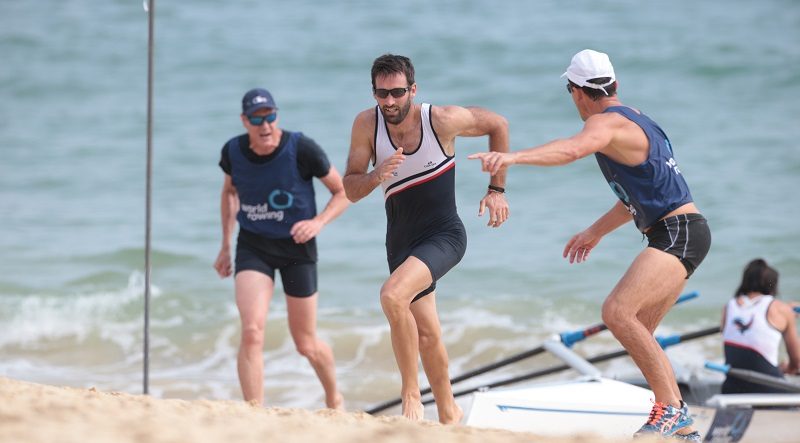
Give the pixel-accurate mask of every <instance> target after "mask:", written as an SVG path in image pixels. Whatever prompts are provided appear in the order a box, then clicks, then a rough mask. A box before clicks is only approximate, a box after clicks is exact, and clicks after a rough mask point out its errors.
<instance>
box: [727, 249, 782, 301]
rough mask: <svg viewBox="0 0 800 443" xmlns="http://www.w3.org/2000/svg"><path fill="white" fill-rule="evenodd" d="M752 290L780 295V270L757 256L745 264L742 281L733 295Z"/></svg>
mask: <svg viewBox="0 0 800 443" xmlns="http://www.w3.org/2000/svg"><path fill="white" fill-rule="evenodd" d="M751 292H758V293H760V294H765V295H778V271H776V270H775V269H774V268H772V267H771V266H769V265H768V264H767V262H766V261H764V259H761V258H757V259H755V260H753V261H751V262H750V263H748V264H747V266H745V268H744V273H743V274H742V283H741V284H740V285H739V289H737V290H736V293H735V294H734V295H733V296H734V297H736V296H739V295H747V294H749V293H751Z"/></svg>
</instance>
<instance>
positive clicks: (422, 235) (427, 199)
mask: <svg viewBox="0 0 800 443" xmlns="http://www.w3.org/2000/svg"><path fill="white" fill-rule="evenodd" d="M420 112H421V115H420V117H421V122H422V124H421V131H422V134H421V136H420V143H419V146H416V147H413V148H412V149H409V147H404V148H403V149H404V154H405V156H406V157H405V161H403V163H402V164H400V167H398V168H397V170H395V173H394V175H393V176H392V177H391V178H389V179H387V180H385V181H384V182H383V183H382V187H383V196H384V201H385V207H386V222H387V223H386V257H387V260H388V263H389V272H394V270H395V269H397V268H398V267H399V266H400V265H401V264H403V262H404V261H406V259H407V258H408V257H410V256H414V257H416V258H418V259H419V260H421V261H422V262H423V263H425V265H426V266H427V267H428V269H429V270H430V272H431V277H432V278H433V283H432V284H431V286H430V287H429V288H428V289H426V290H425V291H423V292H421V293H419V294H418V295H417V296H416V297H415V298H414V300H417V299H419V298H420V297H422V296H424V295H426V294H428V293H430V292H432V291H433V290H434V289H435V288H436V280H438V279H440V278H441V277H442V276H444V275H445V274H446V273H447V271H449V270H450V269H452V268H453V266H455V265H456V264H457V263H458V262H459V261H461V258H462V257H463V256H464V253H465V252H466V248H467V234H466V230H465V229H464V225H463V223H462V222H461V219H460V218H459V216H458V212H457V209H456V199H455V174H456V164H455V156H449V155H447V154H446V153H445V151H444V148H443V147H442V145H441V143H440V142H439V139H438V137H437V135H436V131H434V129H433V124H432V118H431V105H430V104H428V103H423V104H422V105H421V106H420ZM375 119H376V120H375V143H374V146H375V155H374V159H375V164H378V165H379V164H381V163H382V162H383V161H384V160H386V159H387V158H389V157H391V156H392V155H393V154H394V153H395V151H397V146H396V145H395V144H394V143H393V142H392V139H391V137H390V136H389V130H388V127H387V123H386V121H385V120H384V118H383V113H381V110H380V108H379V107H378V106H376V107H375Z"/></svg>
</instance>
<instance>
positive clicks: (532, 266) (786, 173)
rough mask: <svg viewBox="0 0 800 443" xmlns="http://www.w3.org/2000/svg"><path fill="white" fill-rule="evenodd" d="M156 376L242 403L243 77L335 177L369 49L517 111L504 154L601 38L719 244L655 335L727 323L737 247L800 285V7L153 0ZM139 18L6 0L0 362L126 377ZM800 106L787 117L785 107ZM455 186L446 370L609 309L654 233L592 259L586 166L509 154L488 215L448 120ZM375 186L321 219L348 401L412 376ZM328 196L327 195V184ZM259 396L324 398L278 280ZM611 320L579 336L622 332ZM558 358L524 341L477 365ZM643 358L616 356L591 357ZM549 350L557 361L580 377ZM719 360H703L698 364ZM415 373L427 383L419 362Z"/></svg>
mask: <svg viewBox="0 0 800 443" xmlns="http://www.w3.org/2000/svg"><path fill="white" fill-rule="evenodd" d="M154 11H155V41H154V51H155V52H154V55H155V57H154V62H155V64H154V78H155V82H154V97H153V99H154V101H153V106H154V120H153V123H154V126H153V171H152V172H153V175H152V185H153V193H152V209H153V216H152V248H153V251H152V300H151V305H150V306H151V312H150V348H149V352H150V354H149V355H150V391H151V393H153V394H154V395H156V396H160V397H178V398H189V399H193V398H214V399H238V398H240V392H239V386H238V380H237V376H236V353H237V345H238V339H239V324H238V314H237V311H236V307H235V304H234V299H233V284H232V280H231V279H225V280H221V279H219V277H217V275H216V273H215V272H214V270H213V268H212V264H213V262H214V259H215V257H216V254H217V252H218V250H219V246H220V244H221V228H220V215H219V204H220V190H221V185H222V182H223V173H222V171H221V170H220V169H219V167H218V166H217V162H218V161H219V155H220V149H221V147H222V145H223V143H224V142H225V141H226V140H228V139H229V138H230V137H232V136H234V135H236V134H239V133H241V132H243V128H242V125H241V122H240V119H239V115H238V114H239V113H240V112H241V109H240V99H241V96H242V95H243V93H244V92H245V91H246V90H248V89H250V88H252V87H257V86H260V87H266V88H269V89H270V91H271V92H272V93H273V95H274V96H275V99H276V100H277V103H278V105H279V107H280V111H279V112H280V125H281V127H283V128H285V129H289V130H299V131H303V132H304V133H305V134H307V135H308V136H309V137H311V138H313V139H314V140H316V141H317V142H318V143H319V144H320V145H321V146H322V147H323V149H324V150H325V151H326V152H327V154H328V156H329V157H330V159H331V162H332V164H333V165H334V166H335V167H336V168H337V169H338V170H339V171H340V172H343V170H344V168H345V163H346V157H347V152H348V148H349V141H350V139H349V136H350V129H351V125H352V121H353V118H354V116H355V115H356V114H357V113H358V112H359V111H361V110H363V109H367V108H369V107H371V106H374V104H375V102H374V99H373V97H372V95H371V91H370V88H371V85H370V74H369V70H370V66H371V63H372V61H373V60H374V59H375V57H377V56H379V55H381V54H383V53H387V52H391V53H398V54H403V55H407V56H409V57H410V58H411V59H412V60H413V62H414V64H415V66H416V80H417V83H418V95H417V101H418V102H422V101H425V102H430V103H433V104H435V105H444V104H457V105H465V106H466V105H479V106H484V107H487V108H489V109H491V110H493V111H495V112H498V113H500V114H502V115H503V116H505V117H506V118H507V119H508V121H509V125H510V138H511V146H512V149H521V148H527V147H531V146H535V145H537V144H541V143H544V142H546V141H548V140H551V139H554V138H559V137H567V136H570V135H571V134H573V133H575V132H577V131H579V130H580V128H581V123H582V122H581V120H580V118H579V116H578V115H577V112H576V110H575V108H574V106H573V104H572V101H571V100H570V98H569V96H568V95H567V93H566V91H565V88H564V85H565V80H564V79H561V78H559V76H560V75H561V74H562V73H563V72H564V70H565V68H566V66H567V65H568V64H569V61H570V58H571V57H572V55H573V54H574V53H576V52H577V51H580V50H582V49H585V48H592V49H596V50H600V51H604V52H607V53H608V54H609V55H610V56H611V60H612V62H613V63H614V66H615V68H616V72H617V76H618V80H619V95H620V98H621V100H622V101H623V102H624V103H626V104H628V105H631V106H634V107H637V108H639V109H641V110H642V111H644V112H645V113H647V114H648V115H650V116H651V117H652V118H653V119H655V120H656V121H657V122H659V124H661V125H662V126H663V128H664V129H665V130H666V132H667V133H668V135H669V137H670V139H671V141H672V144H673V146H674V149H675V157H676V159H677V161H678V165H679V167H680V169H681V171H682V172H683V174H684V175H685V177H686V179H687V181H688V183H689V185H690V187H691V190H692V193H693V196H694V198H695V200H696V204H697V206H698V207H699V208H700V210H701V211H702V212H703V213H704V214H705V216H706V217H707V218H708V220H709V224H710V226H711V231H712V236H713V244H712V248H711V251H710V253H709V255H708V257H707V258H706V260H705V262H704V263H703V264H702V266H701V267H700V268H699V270H698V271H697V272H696V274H695V275H694V276H693V277H692V278H691V279H690V280H689V281H688V284H687V286H686V291H698V292H699V293H700V298H699V299H697V300H694V301H691V302H688V303H686V304H685V305H681V306H679V307H676V308H674V310H673V311H672V312H671V313H670V314H668V315H667V317H666V318H665V320H664V322H663V324H662V326H661V327H660V328H659V329H658V331H657V334H660V335H668V334H675V333H683V332H691V331H694V330H697V329H702V328H705V327H713V326H715V325H717V324H719V321H720V309H721V307H722V306H723V305H724V303H725V301H726V300H727V299H728V298H729V297H730V296H731V295H732V293H733V291H734V290H735V289H736V287H737V285H738V283H739V279H740V277H741V271H742V269H743V267H744V265H745V264H746V263H747V262H748V261H749V260H751V259H753V258H756V257H763V258H765V259H767V260H768V261H769V262H770V263H771V264H772V265H773V266H775V267H776V268H777V269H778V270H779V271H780V273H781V281H780V290H781V294H782V297H784V298H786V299H789V300H791V299H794V300H800V272H799V271H800V255H798V252H797V251H798V250H800V227H798V226H800V223H798V220H800V198H799V197H798V192H797V188H798V185H800V178H799V177H800V144H799V143H798V141H797V140H798V135H800V131H798V123H797V121H798V120H797V116H798V114H800V45H798V42H800V4H798V3H797V2H794V1H789V0H785V1H770V2H751V1H733V2H718V1H711V2H688V1H678V2H637V1H633V0H620V1H612V2H601V3H598V2H590V1H575V2H555V1H537V2H528V1H522V0H510V1H502V2H482V1H474V0H464V1H452V0H443V1H437V2H428V1H422V0H410V1H407V2H401V3H398V2H381V1H342V2H314V1H308V0H298V1H292V2H268V1H267V2H265V1H252V0H246V1H245V0H243V1H238V2H229V3H220V2H214V1H208V0H203V1H194V2H161V1H159V2H156V7H155V10H154ZM147 49H148V38H147V15H146V13H145V12H144V10H143V8H142V3H141V2H138V1H134V0H129V1H119V0H114V1H105V2H90V1H85V0H75V1H69V2H60V1H53V0H45V1H43V2H10V1H6V2H3V4H2V5H0V149H2V156H0V375H2V376H7V377H13V378H17V379H23V380H30V381H36V382H45V383H53V384H58V385H70V386H86V387H88V386H96V387H98V388H100V389H108V390H120V391H128V392H133V393H136V392H141V390H142V367H143V308H144V300H143V297H144V238H145V203H146V201H145V187H146V175H145V167H146V109H147V107H146V106H147V65H148V64H147ZM793 122H794V123H793ZM456 149H457V192H458V195H457V203H458V206H459V212H460V214H461V217H462V219H463V220H464V224H465V226H466V228H467V232H468V236H469V247H468V250H467V253H466V256H465V257H464V259H463V261H462V262H461V264H460V265H459V266H457V267H456V268H455V269H453V270H452V271H451V272H450V273H449V274H448V275H447V276H445V277H444V278H443V279H442V280H441V281H440V282H439V284H438V292H437V303H438V307H439V312H440V316H441V322H442V329H443V336H444V341H445V344H446V346H447V349H448V351H449V355H450V359H451V364H450V372H451V374H453V375H457V374H460V373H462V372H464V371H467V370H470V369H473V368H475V367H478V366H481V365H484V364H488V363H491V362H494V361H496V360H498V359H501V358H503V357H506V356H508V355H511V354H513V353H516V352H521V351H524V350H527V349H530V348H533V347H536V346H538V345H539V344H540V343H541V342H542V341H543V340H544V339H546V338H547V337H549V336H551V335H552V334H554V333H558V332H563V331H569V330H575V329H579V328H582V327H584V326H588V325H591V324H595V323H598V322H600V306H601V304H602V301H603V299H604V297H605V296H606V294H608V292H609V291H610V290H611V288H612V287H613V286H614V284H615V283H616V281H617V280H618V279H619V277H620V276H621V275H622V274H623V273H624V272H625V269H626V268H627V266H628V265H629V263H630V262H631V261H632V260H633V258H634V257H635V256H636V254H638V253H639V251H640V250H641V249H642V248H643V247H644V246H645V243H644V242H642V238H641V235H640V234H639V233H638V232H637V231H636V229H635V228H634V227H633V224H628V225H626V226H623V227H621V228H620V229H618V230H617V231H615V232H613V233H612V234H609V235H608V236H607V237H606V238H604V239H603V241H602V242H601V243H600V244H599V245H598V247H597V248H596V249H595V250H594V251H593V253H592V256H591V258H590V260H589V261H588V262H586V263H582V264H572V265H570V264H569V263H568V262H567V261H566V260H564V259H562V258H561V253H562V250H563V247H564V244H565V243H566V241H567V240H568V239H569V238H570V237H571V236H572V235H573V234H575V233H577V232H578V231H580V230H582V229H584V228H585V227H587V226H588V225H590V224H591V223H592V222H593V221H594V220H595V219H597V217H599V216H600V215H602V214H603V213H604V212H605V211H606V210H608V209H609V208H610V207H611V206H612V205H613V204H614V203H615V197H614V195H613V194H612V193H611V192H610V190H609V189H608V186H607V185H606V184H605V181H604V180H603V178H602V175H601V174H600V172H599V170H598V168H597V166H596V164H595V161H594V160H593V159H592V158H585V159H582V160H580V161H577V162H575V163H574V164H571V165H568V166H565V167H558V168H541V167H516V168H514V169H512V170H511V171H510V172H509V174H508V183H507V186H506V188H507V190H508V192H507V198H508V201H509V205H510V208H511V217H510V219H509V221H508V222H507V223H506V224H504V225H503V226H502V227H501V228H499V229H491V228H488V227H486V226H485V225H486V223H487V221H488V220H487V216H484V217H482V218H481V217H478V216H477V213H478V202H479V200H480V198H481V197H482V196H483V194H484V191H485V189H486V184H487V183H488V177H487V176H486V175H485V174H484V173H482V172H481V171H480V167H479V164H478V163H476V162H473V161H469V160H467V159H466V156H467V155H468V154H470V153H473V152H479V151H484V150H486V149H487V140H486V138H472V139H470V138H463V139H459V140H458V142H457V148H456ZM379 194H380V192H379V191H375V192H373V193H372V195H370V196H369V197H367V198H365V199H364V200H362V201H360V202H359V203H358V204H355V205H353V206H351V207H350V208H349V209H348V210H347V211H346V212H345V213H344V214H343V215H342V216H341V217H340V218H339V219H337V220H336V221H335V222H333V223H332V224H330V225H329V226H326V227H325V229H324V230H323V231H322V233H321V234H320V236H319V240H318V242H319V251H320V263H319V281H320V299H319V334H320V336H321V337H322V338H323V339H324V340H326V341H327V342H329V343H330V344H331V345H332V347H333V349H334V352H335V356H336V365H337V373H338V379H339V383H340V387H341V389H342V392H343V393H344V394H345V396H346V398H347V401H348V406H349V407H351V408H367V407H369V405H372V404H375V403H378V402H381V401H383V400H386V399H388V398H391V397H394V396H396V395H397V393H398V391H399V376H398V373H397V369H396V365H395V362H394V358H393V354H392V351H391V343H390V338H389V329H388V326H387V323H386V320H385V318H384V316H383V313H382V312H381V309H380V304H379V300H378V291H379V288H380V285H381V283H382V282H383V280H384V279H385V278H386V276H387V273H388V269H387V266H386V264H385V251H384V244H383V243H384V235H385V215H384V210H383V202H382V199H381V196H380V195H379ZM317 195H318V201H317V203H318V206H319V207H320V208H321V207H323V206H324V204H325V203H326V202H327V197H328V195H329V194H328V193H327V190H326V189H325V188H324V187H323V186H319V183H317ZM265 336H266V346H265V354H264V358H265V362H266V365H265V386H266V397H267V398H266V400H267V402H268V403H269V404H272V405H278V406H293V407H308V408H318V407H322V406H323V396H322V390H321V388H320V387H319V384H318V382H317V380H316V378H315V376H314V373H313V370H312V369H311V367H310V366H309V365H307V364H306V363H305V361H304V359H303V358H302V357H300V356H299V355H298V354H297V353H296V351H295V349H294V344H293V343H292V340H291V337H290V336H289V334H288V331H287V322H286V309H285V301H284V296H283V294H282V292H281V286H280V283H278V285H277V290H276V294H275V296H274V298H273V300H272V305H271V309H270V313H269V321H268V324H267V328H266V333H265ZM618 346H619V345H618V343H617V342H616V341H615V340H614V339H613V337H612V336H611V335H610V333H608V332H604V333H601V334H598V335H597V336H596V337H594V338H592V339H590V340H588V341H586V342H584V343H581V344H578V345H576V346H575V348H574V349H575V350H576V351H577V352H579V353H581V354H583V355H596V354H598V353H603V352H608V351H611V350H616V349H618ZM669 355H670V357H671V358H672V359H673V360H675V361H676V362H678V363H680V364H683V365H687V366H688V367H690V368H696V369H698V370H701V369H699V368H701V367H702V364H703V361H704V360H706V359H708V360H715V361H719V360H720V359H721V344H720V339H719V336H712V337H709V338H707V339H704V340H700V341H696V342H692V343H687V344H683V345H680V346H676V347H673V348H671V349H670V350H669ZM553 363H555V360H554V359H553V358H551V357H549V356H539V357H536V358H533V359H529V360H526V361H523V362H521V363H518V364H516V365H513V366H509V367H506V368H503V369H502V370H499V371H496V372H494V373H490V374H486V375H483V376H481V377H479V379H477V380H475V381H474V383H476V384H480V383H487V382H491V381H494V380H497V379H500V378H504V377H507V376H510V375H514V374H518V373H522V372H527V371H530V370H533V369H537V368H541V367H544V366H547V365H549V364H553ZM602 368H603V369H604V370H605V371H607V372H609V373H621V372H625V371H629V370H631V369H632V368H633V366H632V363H631V362H630V361H629V360H627V359H620V360H616V361H614V362H613V363H610V364H607V365H603V366H602ZM571 375H572V374H570V373H562V374H557V375H555V376H554V377H569V376H571ZM709 375H710V374H709ZM422 384H423V385H424V384H425V381H424V380H423V382H422Z"/></svg>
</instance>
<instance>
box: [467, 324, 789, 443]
mask: <svg viewBox="0 0 800 443" xmlns="http://www.w3.org/2000/svg"><path fill="white" fill-rule="evenodd" d="M545 347H546V348H547V350H548V351H550V352H551V353H553V354H554V355H556V356H557V357H559V358H561V359H562V360H564V361H565V362H566V363H567V364H569V365H570V366H572V367H573V368H575V369H576V370H578V371H579V372H581V373H582V374H583V376H582V377H580V378H578V379H575V380H568V381H560V382H551V383H539V384H533V385H528V386H525V387H520V388H502V389H492V390H480V391H478V392H475V393H474V394H473V395H472V403H471V405H470V406H468V411H467V414H466V417H465V421H464V423H465V424H466V425H469V426H476V427H485V428H496V429H506V430H511V431H523V432H532V433H535V434H538V435H545V436H568V435H569V436H574V435H576V434H594V435H597V436H600V437H603V438H610V439H619V438H626V439H627V438H630V437H631V436H632V435H633V433H634V432H636V430H638V429H639V427H640V426H641V425H642V424H643V423H644V422H645V420H646V419H647V416H648V412H649V407H650V405H651V404H652V401H653V398H654V395H653V393H652V391H650V390H649V389H645V388H642V387H639V386H635V385H633V384H630V383H626V382H622V381H618V380H612V379H608V378H604V377H602V376H601V375H600V372H599V370H598V369H597V368H595V367H594V366H592V365H591V364H589V363H588V362H587V361H586V360H584V359H583V358H581V357H580V356H578V355H577V354H575V353H573V352H572V351H571V350H569V349H568V348H567V347H565V346H564V345H563V344H562V343H560V342H558V341H557V340H551V341H549V342H547V343H546V344H545ZM763 407H772V408H776V407H778V408H786V409H759V408H763ZM690 411H691V413H692V416H693V418H694V420H695V425H694V427H695V429H697V430H698V431H700V433H701V434H702V435H703V436H704V437H705V440H704V441H707V442H742V443H746V442H759V443H761V442H770V443H773V442H787V443H788V442H795V443H796V442H798V441H800V394H747V395H744V394H739V395H715V396H713V397H711V398H710V399H708V401H707V402H706V404H705V405H703V406H697V405H695V406H691V407H690Z"/></svg>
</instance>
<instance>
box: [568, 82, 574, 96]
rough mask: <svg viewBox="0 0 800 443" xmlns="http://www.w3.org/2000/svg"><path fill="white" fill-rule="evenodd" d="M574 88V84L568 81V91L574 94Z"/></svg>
mask: <svg viewBox="0 0 800 443" xmlns="http://www.w3.org/2000/svg"><path fill="white" fill-rule="evenodd" d="M574 88H575V87H574V86H572V83H567V92H569V93H570V94H572V90H573V89H574Z"/></svg>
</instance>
